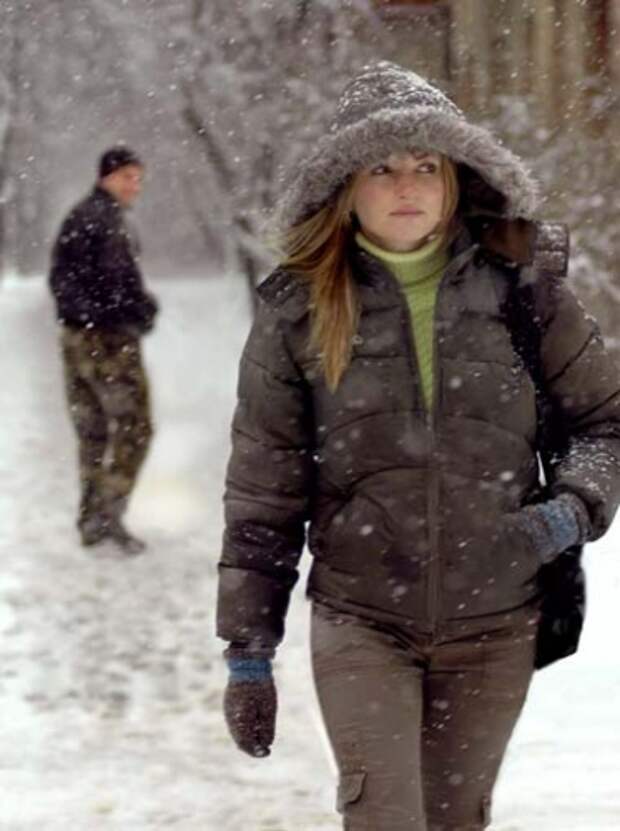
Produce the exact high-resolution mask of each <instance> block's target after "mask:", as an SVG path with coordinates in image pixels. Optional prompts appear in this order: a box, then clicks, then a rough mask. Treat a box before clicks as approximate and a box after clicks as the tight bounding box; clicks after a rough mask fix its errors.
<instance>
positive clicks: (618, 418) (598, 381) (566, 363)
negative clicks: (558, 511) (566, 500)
mask: <svg viewBox="0 0 620 831" xmlns="http://www.w3.org/2000/svg"><path fill="white" fill-rule="evenodd" d="M553 301H554V302H553V304H551V305H550V306H548V308H551V309H552V312H551V314H550V315H549V316H548V318H547V319H546V320H545V321H544V323H543V329H542V342H541V360H542V365H543V371H544V373H545V377H546V383H547V390H548V393H549V394H550V396H551V400H552V401H553V404H554V407H555V408H556V409H557V411H558V412H559V413H560V414H561V417H562V423H563V426H564V431H565V434H566V436H567V442H566V444H565V447H564V450H563V451H562V452H561V453H560V454H559V455H558V456H557V457H556V458H555V460H554V463H553V465H552V470H553V474H552V481H551V483H550V484H551V489H552V491H553V493H554V494H559V493H561V492H565V491H569V492H572V493H575V494H577V495H578V496H579V497H581V499H582V500H583V502H584V503H585V505H586V507H587V508H588V511H589V513H590V519H591V522H592V538H593V539H596V538H598V537H600V536H601V535H602V534H603V533H605V531H606V530H607V528H608V527H609V525H610V524H611V521H612V519H613V517H614V514H615V512H616V509H617V507H618V504H619V503H620V372H619V371H618V366H617V365H616V362H615V361H614V360H613V359H612V357H611V356H610V354H609V353H608V352H607V351H606V349H605V346H604V344H603V339H602V337H601V334H600V331H599V328H598V326H597V324H596V321H595V320H594V319H593V318H592V317H591V316H590V315H589V314H587V313H586V311H585V309H584V308H583V306H582V304H581V303H580V302H579V301H578V300H577V299H576V297H575V296H574V295H573V293H572V292H571V291H570V289H569V288H568V287H567V286H566V284H565V282H564V281H563V280H559V281H557V282H556V284H555V286H554V289H553Z"/></svg>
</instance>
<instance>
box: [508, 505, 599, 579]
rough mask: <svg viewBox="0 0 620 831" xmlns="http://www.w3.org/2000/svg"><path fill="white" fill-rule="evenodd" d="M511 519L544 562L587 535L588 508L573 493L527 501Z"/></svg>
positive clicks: (577, 543)
mask: <svg viewBox="0 0 620 831" xmlns="http://www.w3.org/2000/svg"><path fill="white" fill-rule="evenodd" d="M514 522H515V524H516V525H517V527H518V528H519V529H520V530H521V531H523V532H524V533H525V534H526V535H527V537H528V538H529V540H530V542H531V544H532V548H533V549H534V550H535V551H536V553H537V554H538V555H539V556H540V558H541V560H542V562H544V563H548V562H550V561H551V560H554V559H555V558H556V557H557V556H558V554H561V553H562V551H566V549H567V548H571V547H572V546H574V545H581V544H582V543H584V542H586V541H587V539H588V537H589V535H590V520H589V517H588V512H587V509H586V507H585V505H584V504H583V502H582V501H581V499H580V498H579V497H578V496H575V495H574V494H572V493H563V494H561V495H560V496H558V497H556V498H555V499H550V500H548V501H547V502H541V503H539V504H536V505H526V506H525V508H522V509H521V510H520V511H519V512H518V513H517V514H515V515H514Z"/></svg>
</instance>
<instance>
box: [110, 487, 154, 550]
mask: <svg viewBox="0 0 620 831" xmlns="http://www.w3.org/2000/svg"><path fill="white" fill-rule="evenodd" d="M126 507H127V500H126V499H115V500H113V501H112V502H110V503H109V505H108V523H107V538H108V539H109V540H110V541H111V542H113V543H115V544H116V545H117V546H118V547H119V548H120V549H121V551H123V553H125V554H127V555H129V556H132V557H133V556H136V555H137V554H142V552H143V551H144V550H145V549H146V543H145V542H143V540H140V539H138V538H137V537H134V536H133V534H130V533H129V531H128V530H127V528H126V527H125V525H124V523H123V521H122V519H121V517H122V515H123V514H124V512H125V509H126Z"/></svg>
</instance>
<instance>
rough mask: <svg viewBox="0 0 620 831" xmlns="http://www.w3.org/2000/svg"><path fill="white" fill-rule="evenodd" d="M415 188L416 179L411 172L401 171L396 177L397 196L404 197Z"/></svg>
mask: <svg viewBox="0 0 620 831" xmlns="http://www.w3.org/2000/svg"><path fill="white" fill-rule="evenodd" d="M416 189H417V180H416V177H415V174H413V173H401V174H400V176H398V177H397V179H396V187H395V190H396V193H397V195H398V196H401V197H406V196H409V195H410V194H411V193H414V192H415V191H416Z"/></svg>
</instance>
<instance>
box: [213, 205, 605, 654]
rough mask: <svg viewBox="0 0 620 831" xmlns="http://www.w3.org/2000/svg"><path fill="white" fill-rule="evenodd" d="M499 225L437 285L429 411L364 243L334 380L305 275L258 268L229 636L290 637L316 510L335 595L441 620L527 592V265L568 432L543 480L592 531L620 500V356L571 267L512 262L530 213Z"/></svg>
mask: <svg viewBox="0 0 620 831" xmlns="http://www.w3.org/2000/svg"><path fill="white" fill-rule="evenodd" d="M496 230H497V233H496V232H495V231H494V230H491V232H487V233H486V236H485V237H484V239H482V238H481V237H480V236H479V235H477V234H476V232H475V231H473V230H472V229H471V228H470V229H469V230H468V231H465V230H464V231H463V233H462V234H461V235H460V236H459V238H458V240H457V242H456V243H455V246H454V250H453V252H452V259H451V263H450V265H449V266H448V269H447V271H446V273H445V276H444V278H443V280H442V283H441V285H440V288H439V292H438V296H437V307H436V325H435V369H434V378H435V389H434V403H433V408H432V413H431V414H428V413H427V412H426V411H425V408H424V405H423V396H422V388H421V383H420V379H419V373H418V369H417V366H416V357H415V352H414V346H413V341H412V336H411V330H410V318H409V312H408V308H407V303H406V300H405V298H404V295H403V293H402V292H401V290H400V288H399V286H398V284H397V282H396V280H395V279H394V278H393V277H392V276H391V275H390V274H389V273H388V272H387V271H386V270H385V269H384V268H383V267H382V266H381V265H380V264H379V263H378V262H377V261H376V260H374V259H373V258H372V257H371V256H370V255H369V254H366V253H365V252H361V251H357V252H356V253H355V254H354V257H355V262H354V273H355V277H356V280H357V284H358V288H359V295H360V298H361V303H362V317H361V324H360V327H359V331H358V333H357V335H356V336H355V338H354V347H353V359H352V362H351V365H350V367H349V368H348V370H347V371H346V373H345V375H344V376H343V379H342V381H341V383H340V385H339V387H338V389H337V391H336V392H335V393H332V392H330V391H329V390H328V389H327V387H326V384H325V382H324V380H323V378H322V376H321V373H320V371H319V363H318V357H317V356H316V355H312V354H309V353H308V350H307V346H306V344H307V338H308V328H309V317H308V309H307V305H308V289H307V286H306V285H305V284H304V282H303V281H302V280H301V279H300V278H297V277H295V276H292V275H289V274H286V273H282V272H276V273H275V274H274V275H272V277H271V278H269V279H268V280H267V281H266V282H265V283H264V284H263V286H262V287H261V289H260V296H261V303H260V308H259V311H258V315H257V317H256V320H255V322H254V325H253V327H252V330H251V333H250V335H249V339H248V341H247V345H246V347H245V351H244V353H243V357H242V361H241V367H240V377H239V402H238V406H237V409H236V413H235V417H234V423H233V451H232V457H231V459H230V464H229V468H228V475H227V488H226V495H225V508H226V531H225V539H224V550H223V554H222V558H221V562H220V586H219V601H218V634H219V636H220V637H222V638H224V639H225V640H228V641H238V642H252V643H254V644H256V645H260V646H263V647H266V648H269V647H275V646H276V645H277V644H278V642H279V641H280V640H281V638H282V636H283V629H284V617H285V614H286V609H287V605H288V601H289V595H290V591H291V588H292V586H293V585H294V583H295V581H296V579H297V576H298V573H297V563H298V560H299V557H300V553H301V551H302V548H303V545H304V539H305V534H304V530H305V523H309V535H308V542H309V548H310V551H311V553H312V554H313V555H314V562H313V565H312V569H311V574H310V579H309V584H308V592H309V593H310V595H312V596H314V597H317V598H320V599H322V600H323V601H324V602H327V603H329V604H331V605H332V606H335V607H338V608H343V609H348V610H352V611H354V612H357V613H360V614H364V615H366V616H371V617H375V618H377V619H386V620H390V619H393V620H394V619H395V620H398V621H400V622H405V621H409V622H410V623H411V624H413V625H416V626H419V627H420V628H422V629H425V630H432V629H433V628H434V627H435V626H436V625H437V623H438V622H441V621H442V620H447V619H449V620H454V619H459V618H466V617H470V616H474V615H483V614H487V613H496V612H502V611H505V610H510V609H512V608H515V607H518V606H520V605H522V604H523V603H525V602H528V601H529V600H531V599H532V598H533V597H534V596H535V594H536V573H537V570H538V567H539V565H540V559H539V557H538V554H537V552H536V551H535V550H532V548H531V545H530V543H528V542H527V541H526V540H525V538H524V537H525V535H521V536H520V535H519V534H518V533H517V532H515V530H514V526H513V525H510V524H508V523H507V518H508V516H509V515H510V514H511V513H513V512H515V511H518V510H519V508H520V507H522V506H523V505H525V504H527V503H528V502H530V501H532V500H533V499H535V498H536V495H537V492H538V489H539V482H538V466H537V458H536V402H535V390H534V386H533V383H532V380H531V378H530V376H529V374H528V372H527V371H526V369H525V368H524V366H523V364H522V363H521V361H520V359H519V358H518V357H517V355H516V353H515V351H514V349H513V345H512V341H511V336H510V332H509V329H508V327H507V323H506V318H505V308H504V306H505V301H506V297H507V290H508V283H509V281H510V280H515V279H518V278H519V275H521V276H522V277H523V276H524V275H526V276H527V277H528V279H532V278H533V277H534V278H537V279H536V283H535V296H536V302H537V304H538V314H539V316H540V318H541V319H540V325H541V327H542V344H541V357H542V364H543V368H544V372H545V375H546V380H547V386H548V391H549V392H550V394H551V396H552V398H553V400H554V403H555V404H556V405H557V406H558V407H559V408H560V409H561V412H562V415H563V418H564V420H565V423H566V428H567V430H568V432H569V434H570V444H569V448H568V450H567V452H566V453H564V454H563V456H562V458H560V459H557V460H556V463H555V468H554V477H553V482H552V486H551V491H552V493H553V494H557V493H559V492H562V491H570V492H573V493H576V494H578V495H579V496H580V497H581V498H582V499H583V501H584V503H585V504H586V505H587V507H588V510H589V512H590V516H591V520H592V526H593V536H594V537H598V536H600V535H601V534H602V533H603V532H604V531H605V530H606V529H607V527H608V525H609V523H610V522H611V519H612V517H613V515H614V512H615V510H616V507H617V505H618V502H619V500H620V389H619V388H620V382H619V375H618V371H617V368H616V366H615V365H614V363H613V362H612V360H611V359H610V357H609V356H608V355H607V354H606V352H605V349H604V346H603V343H602V340H601V337H600V335H599V332H598V329H597V327H596V324H595V322H594V321H593V319H592V318H591V317H589V316H588V315H587V314H586V313H585V311H584V309H583V307H582V306H581V305H580V303H579V302H578V301H577V300H576V299H575V298H574V296H573V295H572V294H571V292H570V290H569V289H568V288H567V287H566V285H564V284H563V283H562V282H561V281H553V280H551V279H550V278H549V275H545V274H544V273H542V272H538V273H537V271H536V269H535V268H532V267H529V268H528V267H525V266H524V267H523V268H519V267H515V262H516V265H517V266H519V265H520V264H521V265H523V264H526V263H527V262H528V260H530V259H531V257H532V250H533V249H532V239H533V234H535V233H536V226H535V225H533V224H532V223H527V222H524V221H516V222H514V223H512V224H511V223H506V222H504V223H503V224H502V225H501V228H500V225H498V226H497V229H496ZM499 230H501V231H502V234H501V235H500V234H499ZM498 252H502V254H503V256H502V255H500V254H499V253H498Z"/></svg>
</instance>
